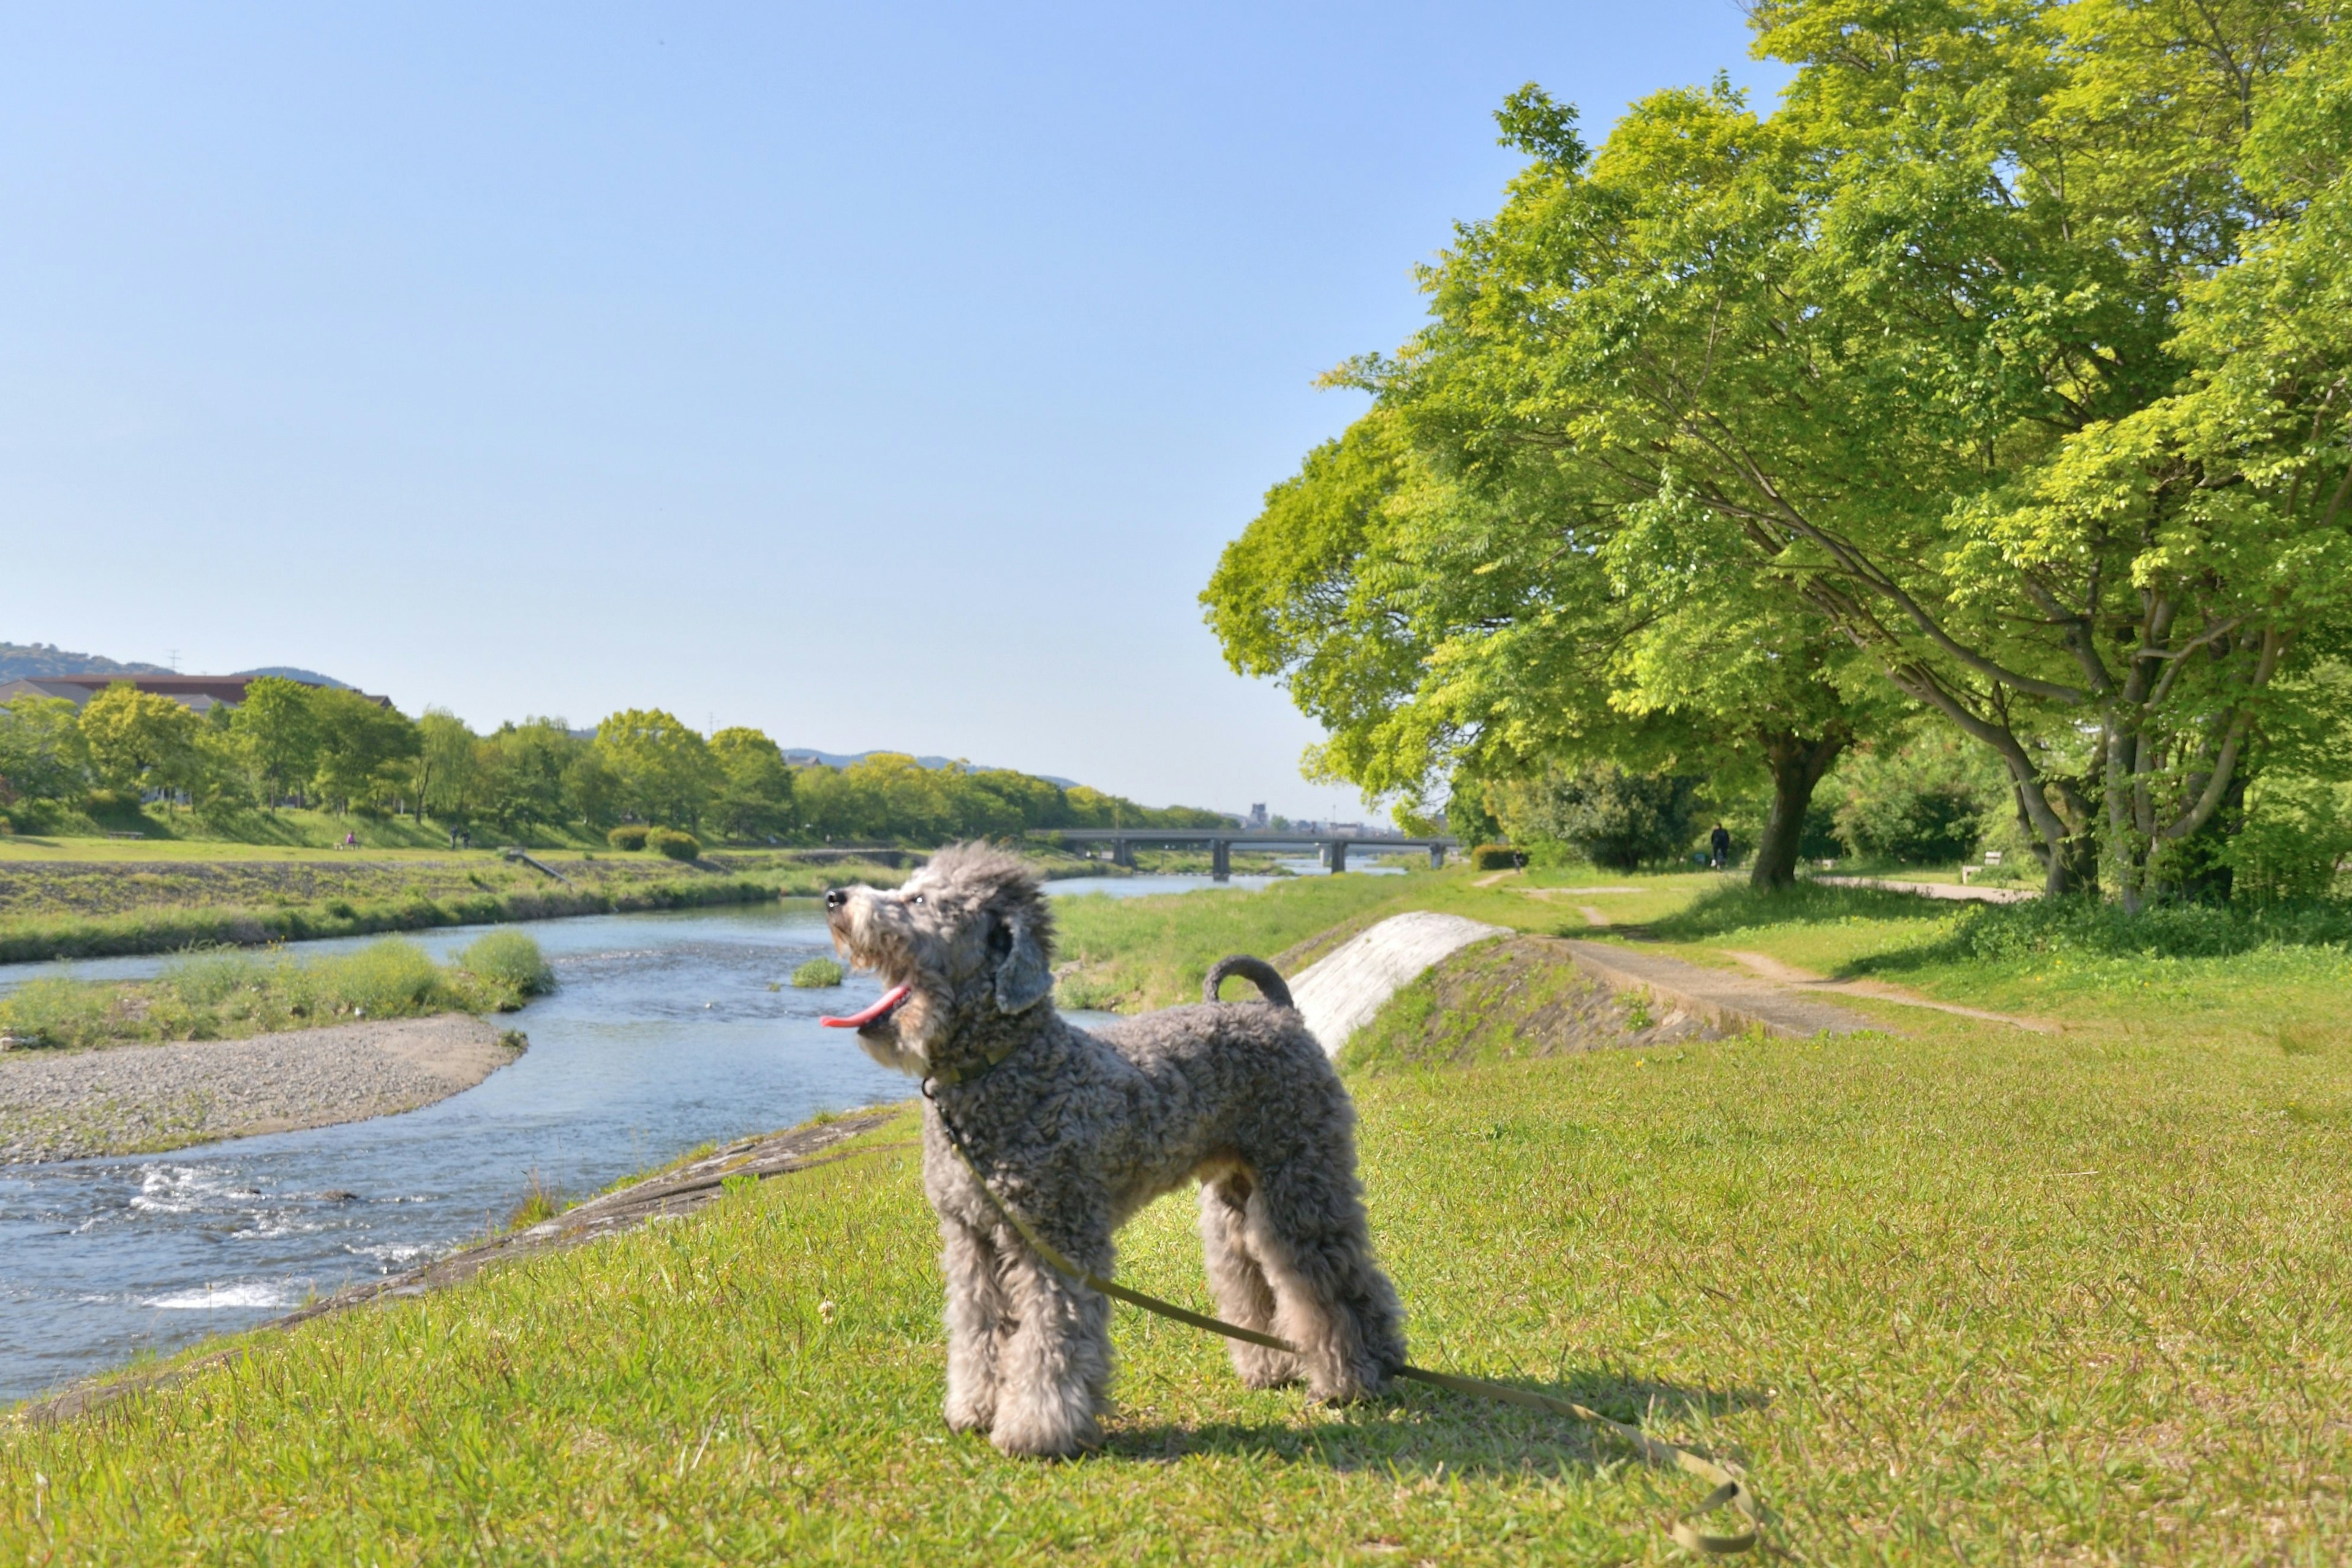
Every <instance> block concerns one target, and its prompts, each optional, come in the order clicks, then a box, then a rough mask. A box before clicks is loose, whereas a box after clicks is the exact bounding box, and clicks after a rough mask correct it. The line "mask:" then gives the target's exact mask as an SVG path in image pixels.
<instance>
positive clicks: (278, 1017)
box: [0, 931, 555, 1049]
mask: <svg viewBox="0 0 2352 1568" xmlns="http://www.w3.org/2000/svg"><path fill="white" fill-rule="evenodd" d="M554 983H555V975H554V972H553V971H552V970H551V969H550V968H549V967H548V965H547V961H546V959H545V958H543V957H542V956H541V954H540V951H539V944H538V943H537V942H533V941H532V940H531V939H530V937H528V936H526V935H524V934H523V933H522V932H520V931H492V932H489V933H488V934H487V935H485V936H483V937H482V938H480V939H479V940H478V941H477V942H473V943H472V944H470V945H469V946H467V948H466V949H465V951H464V952H460V953H459V954H458V955H457V960H456V962H454V963H449V964H438V963H434V962H433V960H432V959H431V958H429V957H428V956H426V954H425V950H424V949H422V948H420V947H418V946H417V945H416V944H415V942H404V941H402V940H401V939H400V938H398V937H387V938H386V939H384V940H383V941H382V942H371V943H370V944H368V945H367V946H366V947H363V948H361V949H359V950H358V951H357V952H346V953H336V954H331V955H329V956H325V957H320V958H297V957H295V956H293V955H291V954H289V953H287V952H237V951H228V950H220V951H214V952H194V953H189V954H187V955H185V956H184V957H181V958H178V959H175V960H173V962H172V963H169V964H167V965H166V966H165V967H164V969H163V973H161V974H160V975H158V976H156V977H155V978H154V979H152V980H127V981H126V980H87V981H85V980H74V979H71V978H68V977H67V976H64V975H52V976H45V977H43V978H41V979H37V980H33V981H29V982H27V983H26V984H23V985H21V986H19V987H17V989H16V991H14V992H13V993H11V994H9V995H8V996H7V997H6V998H5V999H0V1034H6V1035H8V1036H10V1037H12V1038H14V1039H16V1041H18V1042H19V1043H21V1044H26V1045H31V1046H37V1047H53V1048H65V1049H89V1048H91V1047H100V1046H119V1045H129V1044H132V1043H135V1042H152V1041H162V1040H219V1039H241V1038H244V1037H247V1036H251V1035H261V1034H271V1033H275V1032H277V1031H279V1030H285V1029H304V1028H318V1027H320V1026H325V1025H329V1024H341V1023H349V1022H354V1021H356V1020H358V1019H361V1018H415V1017H424V1016H428V1015H431V1014H435V1013H450V1012H467V1013H487V1012H493V1011H496V1012H510V1011H512V1010H513V1009H515V1008H517V1007H520V1005H522V1001H523V998H525V997H527V996H530V995H534V994H538V993H539V992H541V991H544V990H547V989H548V988H549V987H550V986H551V985H553V984H554Z"/></svg>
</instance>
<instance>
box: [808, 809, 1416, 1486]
mask: <svg viewBox="0 0 2352 1568" xmlns="http://www.w3.org/2000/svg"><path fill="white" fill-rule="evenodd" d="M825 910H826V916H827V919H828V921H829V923H830V924H831V927H832V931H833V938H834V942H835V946H837V947H838V948H839V949H840V950H841V952H843V954H844V955H845V957H847V958H848V959H850V960H851V961H852V962H854V963H856V964H857V965H858V966H859V967H860V968H864V969H871V970H876V971H878V972H879V973H880V974H881V976H882V979H883V981H884V983H885V985H886V989H885V991H884V993H883V995H882V999H881V1000H880V1001H878V1002H877V1003H876V1004H875V1005H873V1006H871V1007H869V1008H867V1009H866V1011H864V1012H862V1013H859V1014H857V1015H856V1016H855V1017H853V1018H849V1019H845V1020H840V1022H842V1023H845V1024H848V1025H852V1026H856V1029H857V1032H858V1043H859V1044H860V1045H862V1046H863V1047H865V1048H866V1052H867V1054H869V1055H870V1056H872V1057H873V1058H875V1059H876V1060H877V1061H879V1062H881V1063H882V1064H883V1065H885V1066H886V1067H892V1068H898V1069H899V1070H901V1071H904V1072H908V1073H911V1074H914V1075H916V1076H917V1077H919V1078H922V1079H926V1080H927V1088H928V1089H929V1099H927V1100H926V1102H925V1105H924V1110H923V1189H924V1192H925V1193H926V1194H927V1195H928V1196H929V1199H930V1203H931V1207H932V1209H933V1210H934V1211H935V1212H936V1213H937V1214H938V1215H939V1221H940V1237H941V1239H942V1240H943V1241H944V1242H945V1243H946V1254H945V1259H944V1261H945V1264H946V1269H947V1280H948V1309H947V1323H948V1397H947V1419H948V1425H949V1426H950V1427H952V1428H954V1429H955V1430H957V1431H959V1432H966V1431H985V1432H987V1433H988V1434H989V1436H990V1438H991V1439H992V1441H993V1442H994V1443H995V1444H996V1446H997V1447H999V1448H1002V1449H1003V1451H1004V1452H1006V1453H1008V1454H1035V1455H1053V1456H1067V1455H1072V1454H1076V1453H1078V1452H1080V1451H1081V1450H1083V1449H1086V1448H1088V1447H1093V1446H1095V1444H1096V1443H1097V1441H1098V1440H1099V1427H1098V1426H1097V1419H1098V1417H1099V1415H1100V1414H1101V1413H1102V1412H1103V1411H1104V1409H1105V1408H1106V1406H1107V1404H1108V1395H1109V1385H1110V1334H1109V1303H1108V1301H1107V1300H1104V1299H1103V1298H1102V1297H1101V1296H1099V1295H1097V1294H1096V1293H1095V1292H1094V1291H1092V1290H1089V1289H1086V1288H1085V1287H1083V1286H1081V1285H1078V1284H1076V1283H1074V1282H1072V1281H1070V1280H1068V1279H1064V1278H1063V1277H1062V1276H1061V1275H1059V1274H1057V1273H1055V1271H1054V1270H1053V1269H1052V1268H1049V1267H1047V1265H1046V1264H1045V1262H1044V1261H1043V1260H1042V1259H1040V1258H1037V1257H1036V1256H1035V1255H1034V1253H1032V1252H1031V1251H1030V1249H1029V1247H1028V1246H1027V1244H1025V1243H1024V1242H1023V1241H1022V1240H1021V1238H1020V1237H1018V1236H1017V1235H1016V1234H1014V1232H1013V1230H1012V1229H1011V1228H1010V1227H1009V1226H1006V1225H1005V1223H1004V1221H1003V1217H1002V1216H1001V1215H999V1214H998V1212H997V1210H996V1209H995V1208H994V1207H993V1206H992V1205H991V1204H990V1203H989V1201H988V1199H987V1197H986V1196H985V1195H984V1194H982V1192H981V1191H980V1190H979V1189H978V1187H977V1186H976V1184H974V1182H973V1179H972V1175H971V1171H970V1170H969V1169H967V1168H966V1167H965V1165H964V1164H963V1163H962V1162H961V1161H960V1160H959V1159H958V1158H957V1157H956V1155H955V1152H954V1151H953V1149H952V1148H951V1147H950V1144H949V1142H948V1139H947V1135H946V1133H945V1132H944V1131H942V1130H941V1128H940V1117H941V1116H942V1115H944V1116H946V1117H949V1118H950V1119H951V1120H952V1122H953V1125H954V1127H955V1130H956V1131H957V1133H958V1134H959V1135H960V1136H961V1139H962V1140H963V1143H964V1147H965V1149H966V1150H967V1151H968V1152H969V1153H970V1154H971V1159H972V1161H973V1162H974V1163H975V1164H977V1165H978V1167H979V1168H980V1169H981V1170H982V1171H983V1172H985V1173H987V1174H988V1176H989V1178H990V1180H991V1182H992V1184H993V1186H994V1188H995V1190H996V1193H997V1194H998V1196H999V1197H1000V1198H1002V1199H1003V1201H1004V1202H1005V1203H1007V1204H1009V1205H1013V1207H1014V1209H1015V1210H1016V1211H1017V1212H1019V1213H1020V1214H1021V1215H1022V1216H1023V1217H1024V1219H1025V1220H1027V1221H1028V1223H1029V1224H1030V1225H1032V1226H1034V1227H1035V1228H1036V1231H1037V1233H1038V1234H1039V1235H1040V1236H1042V1237H1044V1238H1045V1240H1046V1241H1047V1242H1048V1243H1050V1244H1051V1245H1053V1246H1054V1247H1058V1248H1060V1249H1061V1250H1062V1251H1063V1252H1064V1253H1065V1254H1066V1255H1067V1256H1068V1257H1069V1258H1073V1259H1075V1260H1076V1262H1077V1263H1079V1264H1080V1265H1081V1266H1083V1267H1084V1268H1089V1269H1092V1270H1093V1271H1094V1272H1096V1273H1097V1274H1099V1275H1101V1276H1103V1277H1104V1278H1106V1279H1108V1278H1109V1277H1110V1275H1111V1260H1112V1247H1111V1237H1112V1234H1113V1233H1114V1232H1116V1231H1117V1230H1118V1227H1119V1226H1120V1225H1121V1224H1123V1223H1124V1222H1125V1221H1126V1220H1127V1219H1128V1218H1129V1216H1130V1215H1134V1214H1135V1213H1137V1212H1138V1211H1139V1210H1140V1209H1141V1208H1142V1207H1143V1206H1144V1205H1146V1204H1149V1203H1150V1202H1151V1200H1152V1199H1154V1198H1156V1197H1158V1196H1160V1194H1162V1193H1165V1192H1168V1191H1170V1190H1171V1188H1174V1187H1176V1186H1177V1185H1179V1184H1181V1183H1182V1182H1184V1181H1185V1180H1186V1179H1187V1178H1195V1177H1196V1178H1198V1179H1199V1181H1200V1183H1201V1241H1202V1246H1203V1247H1205V1249H1206V1250H1207V1254H1208V1265H1209V1279H1210V1280H1211V1282H1212V1284H1213V1286H1214V1288H1215V1290H1216V1296H1217V1302H1218V1306H1219V1310H1221V1311H1222V1313H1223V1316H1224V1317H1226V1318H1227V1319H1229V1320H1231V1321H1234V1322H1236V1323H1240V1324H1242V1325H1243V1326H1244V1327H1247V1328H1252V1329H1256V1330H1258V1331H1262V1332H1267V1333H1272V1334H1274V1335H1276V1336H1278V1337H1280V1338H1283V1339H1286V1340H1287V1341H1289V1342H1291V1343H1293V1344H1295V1345H1297V1346H1298V1347H1300V1353H1299V1354H1297V1355H1296V1356H1293V1355H1288V1354H1285V1353H1283V1352H1278V1351H1270V1350H1266V1349H1264V1348H1262V1347H1259V1346H1255V1345H1249V1344H1243V1343H1240V1342H1233V1343H1232V1347H1231V1348H1232V1352H1233V1359H1234V1370H1235V1371H1236V1372H1237V1373H1240V1374H1241V1378H1242V1381H1243V1382H1244V1383H1245V1384H1249V1385H1250V1386H1251V1387H1253V1388H1268V1387H1273V1386H1275V1385H1276V1384H1286V1383H1294V1382H1298V1381H1301V1380H1303V1381H1304V1382H1305V1383H1306V1384H1307V1388H1308V1390H1309V1391H1310V1392H1311V1393H1312V1394H1314V1396H1315V1397H1316V1398H1318V1399H1321V1400H1328V1401H1340V1400H1350V1399H1357V1398H1360V1397H1363V1396H1365V1395H1368V1394H1374V1393H1377V1392H1378V1391H1379V1390H1380V1389H1381V1387H1382V1386H1383V1385H1384V1384H1386V1382H1387V1381H1388V1379H1389V1378H1390V1376H1391V1375H1392V1374H1393V1373H1395V1372H1396V1371H1397V1369H1399V1368H1400V1367H1402V1366H1403V1364H1404V1360H1405V1350H1404V1315H1403V1311H1402V1309H1401V1308H1400V1307H1399V1306H1398V1304H1397V1296H1396V1291H1395V1289H1393V1288H1392V1287H1391V1285H1390V1283H1389V1280H1388V1277H1387V1276H1386V1275H1385V1274H1383V1273H1381V1268H1380V1265H1379V1263H1378V1262H1376V1261H1375V1260H1374V1258H1373V1257H1372V1247H1371V1238H1370V1234H1369V1232H1368V1230H1367V1227H1366V1225H1365V1220H1364V1202H1363V1193H1362V1189H1361V1188H1360V1186H1359V1184H1358V1183H1357V1180H1356V1143H1355V1108H1354V1107H1353V1106H1352V1105H1351V1104H1350V1103H1349V1100H1348V1092H1347V1090H1346V1089H1343V1088H1341V1087H1340V1084H1339V1075H1338V1074H1337V1073H1336V1072H1334V1071H1333V1070H1332V1068H1331V1064H1330V1062H1329V1061H1328V1060H1327V1059H1326V1058H1325V1057H1324V1055H1323V1051H1322V1048H1321V1047H1319V1046H1318V1045H1317V1044H1316V1041H1315V1038H1314V1037H1313V1036H1311V1035H1309V1034H1308V1033H1307V1027H1306V1026H1305V1025H1304V1024H1303V1023H1302V1022H1300V1020H1299V1016H1298V1015H1297V1013H1296V1012H1294V1011H1292V1010H1291V1008H1290V1007H1289V1006H1288V1005H1287V1004H1288V1002H1289V994H1288V993H1287V992H1286V990H1284V989H1283V986H1282V983H1281V980H1280V978H1279V977H1278V976H1276V974H1275V973H1274V971H1273V970H1272V969H1271V968H1270V967H1268V966H1267V965H1265V964H1264V963H1258V962H1257V961H1255V960H1252V959H1238V960H1237V959H1228V960H1227V961H1225V963H1223V964H1220V965H1219V966H1218V969H1217V970H1216V971H1213V972H1212V974H1211V976H1210V981H1209V984H1210V994H1211V995H1212V996H1213V995H1214V994H1215V990H1214V987H1215V985H1216V984H1217V982H1218V981H1219V980H1220V979H1222V978H1223V974H1224V973H1243V974H1245V975H1248V976H1250V977H1251V978H1253V979H1255V981H1256V982H1257V984H1259V986H1260V988H1261V989H1262V990H1265V991H1267V992H1268V993H1269V995H1270V999H1269V1000H1267V1001H1258V1002H1243V1003H1216V1004H1213V1005H1202V1006H1197V1007H1171V1008H1168V1009H1166V1010H1165V1011H1162V1012H1158V1013H1151V1014H1147V1015H1145V1016H1142V1017H1139V1018H1134V1019H1122V1020H1121V1021H1119V1022H1118V1023H1117V1024H1114V1025H1112V1026H1108V1027H1107V1028H1103V1029H1100V1030H1095V1031H1088V1030H1084V1029H1077V1028H1073V1027H1072V1026H1070V1025H1069V1024H1068V1023H1066V1021H1065V1020H1064V1019H1063V1018H1062V1016H1061V1015H1060V1014H1058V1013H1057V1012H1055V1010H1054V1008H1053V1007H1051V1006H1050V1005H1046V1001H1047V998H1048V997H1049V996H1050V995H1051V994H1052V993H1053V989H1054V974H1053V968H1052V964H1053V956H1054V926H1053V916H1052V914H1051V913H1050V912H1049V910H1047V908H1046V902H1045V896H1044V895H1043V894H1042V893H1040V892H1039V891H1038V888H1037V880H1036V878H1035V877H1034V875H1033V874H1032V873H1031V871H1030V870H1029V868H1027V867H1026V866H1024V865H1023V864H1022V863H1021V862H1020V861H1019V860H1016V859H1014V858H1012V857H1010V856H1007V855H1003V854H1000V853H998V852H996V851H994V850H992V849H989V848H986V847H982V846H979V845H958V846H955V847H952V848H949V849H945V850H942V851H941V852H940V854H938V855H937V856H935V857H933V858H932V859H931V861H930V862H929V864H928V865H926V866H925V867H924V868H922V869H921V870H919V871H918V872H916V873H915V874H914V875H913V876H912V877H910V878H908V879H907V881H906V884H905V885H904V886H902V887H900V888H899V889H898V890H896V891H895V892H881V891H877V890H876V889H870V888H849V889H835V891H833V892H831V893H829V894H827V895H826V896H825Z"/></svg>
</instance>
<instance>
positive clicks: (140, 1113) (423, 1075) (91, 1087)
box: [0, 1013, 522, 1164]
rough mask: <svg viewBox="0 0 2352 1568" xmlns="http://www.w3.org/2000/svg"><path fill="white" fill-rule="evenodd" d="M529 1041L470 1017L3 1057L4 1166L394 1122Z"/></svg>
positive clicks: (469, 1083) (503, 1061) (0, 1159)
mask: <svg viewBox="0 0 2352 1568" xmlns="http://www.w3.org/2000/svg"><path fill="white" fill-rule="evenodd" d="M521 1049H522V1037H521V1036H520V1035H517V1034H515V1033H513V1032H512V1031H511V1030H501V1029H500V1028H499V1026H497V1025H495V1024H493V1023H490V1022H488V1020H486V1019H482V1018H476V1017H472V1016H467V1015H465V1014H462V1013H455V1014H445V1015H442V1016H438V1017H432V1018H392V1019H384V1020H382V1021H372V1022H366V1023H355V1024H338V1025H334V1026H331V1027H328V1028H323V1029H299V1030H294V1031H290V1032H289V1033H286V1034H278V1035H261V1036H257V1037H254V1038H252V1039H247V1040H202V1041H198V1040H190V1041H184V1042H180V1043H178V1044H173V1045H164V1046H117V1047H111V1048H110V1049H106V1050H94V1051H75V1052H69V1053H67V1052H51V1051H24V1050H16V1051H10V1052H7V1053H6V1054H5V1055H0V1164H19V1163H26V1162H30V1161H36V1160H75V1159H80V1158H82V1157H84V1156H87V1155H94V1154H141V1153H152V1152H156V1151H159V1150H163V1149H177V1148H181V1147H183V1146H184V1145H186V1144H190V1143H207V1142H213V1141H214V1140H215V1139H220V1138H239V1137H247V1136H250V1135H252V1134H255V1133H260V1132H283V1131H291V1130H293V1129H296V1128H302V1127H325V1126H328V1125H331V1124H332V1123H334V1122H339V1121H362V1120H364V1119H365V1118H368V1117H371V1116H389V1115H392V1114H394V1113H395V1112H397V1111H403V1110H415V1109H416V1108H417V1107H418V1106H421V1105H430V1104H432V1103H433V1102H434V1101H435V1100H446V1098H448V1097H449V1096H450V1095H453V1094H456V1093H457V1091H458V1090H460V1089H471V1088H472V1087H473V1086H474V1085H476V1084H478V1083H479V1082H481V1081H482V1080H483V1079H486V1078H488V1077H489V1075H490V1074H491V1073H493V1072H496V1071H497V1070H498V1069H499V1068H502V1067H504V1066H506V1065H507V1064H508V1063H509V1062H510V1061H512V1060H514V1059H515V1058H516V1057H517V1056H519V1055H520V1054H521Z"/></svg>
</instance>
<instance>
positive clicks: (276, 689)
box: [229, 675, 319, 811]
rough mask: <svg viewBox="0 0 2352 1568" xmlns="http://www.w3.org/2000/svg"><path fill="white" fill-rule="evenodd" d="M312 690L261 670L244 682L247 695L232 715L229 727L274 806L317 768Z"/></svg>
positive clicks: (316, 730)
mask: <svg viewBox="0 0 2352 1568" xmlns="http://www.w3.org/2000/svg"><path fill="white" fill-rule="evenodd" d="M311 690H312V689H311V688H310V687H308V686H305V685H303V684H302V683H301V682H300V681H298V680H288V679H283V678H282V677H279V676H275V675H265V676H263V677H261V678H260V679H257V680H255V681H253V682H252V683H251V684H249V685H248V686H247V687H246V689H245V700H244V701H243V702H241V703H239V704H238V705H237V709H236V714H235V716H234V717H233V718H232V719H231V720H230V725H229V728H230V732H231V733H232V734H233V735H234V736H235V737H236V741H237V743H238V745H239V746H240V747H241V748H242V750H243V751H244V753H245V758H246V765H247V767H248V768H250V769H251V770H252V772H253V773H254V776H255V777H256V778H257V780H258V781H259V783H260V786H261V789H260V793H261V795H262V798H263V800H264V801H265V802H266V803H267V804H268V806H269V808H270V809H271V810H272V811H275V810H276V809H277V808H278V802H279V801H281V800H283V799H285V798H286V797H287V796H288V795H291V794H293V793H294V792H295V791H296V790H299V789H301V788H303V787H305V786H307V785H308V784H310V775H311V774H312V773H315V772H316V771H317V770H318V766H319V726H318V721H317V719H316V717H315V716H314V715H313V713H312V711H311V707H310V694H311Z"/></svg>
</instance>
